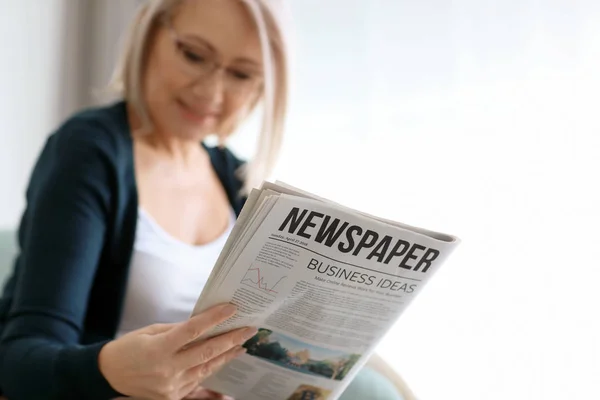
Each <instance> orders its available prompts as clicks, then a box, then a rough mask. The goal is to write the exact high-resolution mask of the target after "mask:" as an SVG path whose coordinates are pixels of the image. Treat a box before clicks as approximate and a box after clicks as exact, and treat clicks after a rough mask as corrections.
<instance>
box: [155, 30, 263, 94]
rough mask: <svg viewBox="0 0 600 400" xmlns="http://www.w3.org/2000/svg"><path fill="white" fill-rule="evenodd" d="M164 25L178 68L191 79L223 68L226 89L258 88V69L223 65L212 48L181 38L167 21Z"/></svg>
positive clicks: (260, 76) (259, 78)
mask: <svg viewBox="0 0 600 400" xmlns="http://www.w3.org/2000/svg"><path fill="white" fill-rule="evenodd" d="M166 26H167V28H168V29H169V32H170V34H171V38H172V39H173V43H174V45H175V48H176V51H177V53H178V55H179V62H178V64H179V65H180V69H181V70H182V72H184V73H186V74H187V75H189V76H190V77H191V78H192V79H194V80H198V79H201V78H205V77H208V76H211V74H213V73H215V72H217V71H218V70H220V69H223V70H224V77H223V79H224V84H225V89H226V90H228V91H231V92H235V93H249V92H251V91H253V90H255V89H258V88H259V86H260V83H261V81H262V74H261V73H260V72H259V71H256V70H255V69H254V68H252V67H250V66H248V67H245V66H236V67H233V66H227V67H224V66H223V65H222V64H221V62H220V61H219V60H218V57H217V55H216V54H215V53H214V51H212V49H209V48H205V47H203V46H202V45H199V44H193V43H190V42H189V41H186V40H184V39H182V38H181V37H180V36H179V35H178V34H177V32H176V31H175V29H174V28H173V26H172V25H170V24H168V23H167V24H166Z"/></svg>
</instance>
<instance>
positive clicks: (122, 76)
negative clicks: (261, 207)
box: [111, 0, 289, 194]
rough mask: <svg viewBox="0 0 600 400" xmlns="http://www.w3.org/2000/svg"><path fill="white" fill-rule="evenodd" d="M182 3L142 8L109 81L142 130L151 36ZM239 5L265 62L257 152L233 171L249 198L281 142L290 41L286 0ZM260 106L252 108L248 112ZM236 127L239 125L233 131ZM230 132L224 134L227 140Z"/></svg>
mask: <svg viewBox="0 0 600 400" xmlns="http://www.w3.org/2000/svg"><path fill="white" fill-rule="evenodd" d="M183 1H186V0H148V1H147V2H146V3H145V4H143V5H142V6H141V7H140V9H139V10H138V14H137V16H136V18H135V19H134V21H133V22H132V25H131V28H130V31H129V35H128V37H127V40H126V42H125V47H124V49H123V53H122V55H121V58H120V60H119V62H118V64H117V67H116V69H115V72H114V74H113V77H112V81H111V87H112V88H113V89H114V90H116V92H117V93H119V94H120V95H121V96H123V97H124V98H125V99H126V100H127V102H128V103H129V104H130V105H131V106H132V107H133V109H134V110H135V112H136V113H137V116H138V117H139V118H140V120H141V123H142V126H143V127H144V128H145V129H151V128H152V126H153V125H152V121H151V118H150V113H149V110H148V107H147V104H145V102H144V95H143V91H142V87H143V85H142V82H143V68H144V65H145V62H146V56H147V53H148V50H149V45H150V38H151V37H152V35H153V32H154V30H155V29H156V27H157V26H158V24H159V23H160V20H161V18H164V17H165V16H169V14H170V13H172V12H174V10H175V8H176V7H177V6H178V5H180V4H181V3H182V2H183ZM187 1H189V0H187ZM239 1H240V2H241V3H243V4H244V5H245V6H246V7H247V9H248V10H249V12H250V14H251V15H252V17H253V19H254V22H255V24H256V27H257V30H258V35H259V39H260V44H261V47H262V54H263V64H264V85H263V90H262V99H261V100H262V104H263V119H262V128H261V132H260V135H259V139H258V146H257V151H256V154H255V155H254V157H252V159H250V160H249V161H248V162H247V163H245V164H244V165H243V166H242V168H240V170H239V171H236V172H237V173H238V176H239V177H240V178H241V179H242V180H243V182H244V185H243V188H242V194H248V193H249V192H250V190H251V189H252V188H253V187H256V186H258V185H259V184H260V183H261V182H262V181H263V180H264V179H266V178H267V177H268V176H269V174H270V173H271V172H272V170H273V168H274V166H275V163H276V161H277V157H278V155H279V150H280V148H281V144H282V141H283V131H284V123H285V115H286V111H287V105H288V91H289V54H288V46H287V42H288V40H289V38H288V37H287V32H286V25H287V24H288V23H289V21H286V19H287V18H288V16H289V14H288V9H287V8H286V7H285V3H284V0H239ZM258 102H259V101H258V100H257V101H256V102H255V103H253V104H252V109H254V108H255V107H256V105H257V103H258ZM252 109H251V110H252ZM251 110H249V111H251ZM235 128H237V126H236V127H233V128H232V129H231V131H233V130H235ZM231 131H229V132H223V133H222V134H223V135H224V136H229V134H231V133H232V132H231ZM224 139H225V138H224V137H223V136H221V135H220V138H219V142H220V145H223V141H224Z"/></svg>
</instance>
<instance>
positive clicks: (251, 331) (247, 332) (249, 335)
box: [243, 328, 258, 340]
mask: <svg viewBox="0 0 600 400" xmlns="http://www.w3.org/2000/svg"><path fill="white" fill-rule="evenodd" d="M257 332H258V329H256V328H246V329H245V330H244V333H243V335H244V340H248V339H250V338H252V337H253V336H254V335H256V333H257Z"/></svg>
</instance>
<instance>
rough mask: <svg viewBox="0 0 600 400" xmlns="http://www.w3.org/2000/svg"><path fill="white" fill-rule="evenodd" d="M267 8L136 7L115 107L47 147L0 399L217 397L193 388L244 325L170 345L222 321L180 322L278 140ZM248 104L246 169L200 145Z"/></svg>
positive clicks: (83, 116) (0, 366) (6, 302)
mask: <svg viewBox="0 0 600 400" xmlns="http://www.w3.org/2000/svg"><path fill="white" fill-rule="evenodd" d="M277 3H278V1H267V0H244V1H240V0H202V1H196V0H154V1H151V2H149V3H148V4H146V5H145V6H144V7H143V9H142V10H141V12H140V14H139V16H138V18H137V19H136V21H135V22H134V24H133V29H132V34H131V39H130V43H129V45H128V46H127V48H126V52H125V56H124V58H123V62H122V65H121V68H120V69H119V74H118V77H119V78H120V82H121V83H122V89H123V92H122V95H123V98H124V101H121V102H118V103H115V104H112V105H109V106H106V107H99V108H94V109H88V110H85V111H82V112H80V113H78V114H76V115H74V116H73V117H72V118H70V119H69V120H68V121H66V122H65V123H64V124H63V125H62V126H61V127H60V128H59V129H58V130H57V131H56V132H55V133H54V134H53V135H52V136H51V137H50V138H49V139H48V141H47V143H46V145H45V147H44V149H43V152H42V153H41V155H40V157H39V159H38V161H37V164H36V166H35V169H34V171H33V174H32V176H31V180H30V184H29V187H28V191H27V208H26V211H25V213H24V215H23V217H22V220H21V225H20V229H19V242H20V248H21V253H20V255H19V257H18V259H17V261H16V264H15V270H14V272H13V274H12V276H11V277H10V279H9V281H8V282H7V284H6V286H5V289H4V293H3V295H2V299H1V300H0V333H1V334H2V336H1V339H0V388H1V391H0V393H3V394H4V396H6V397H8V398H9V399H10V400H21V399H70V398H73V399H83V398H85V399H109V398H114V397H118V396H122V395H125V396H132V397H140V398H145V399H181V398H184V397H186V398H212V396H215V394H213V393H209V392H207V391H205V390H203V389H202V388H201V387H200V386H199V383H200V382H201V381H202V380H203V379H205V378H206V377H207V376H209V375H210V374H211V373H213V372H214V371H215V370H216V369H217V368H219V367H221V366H222V365H223V364H224V363H226V362H227V361H229V360H231V359H232V358H234V357H236V356H237V355H239V354H241V352H242V350H241V348H240V345H241V344H242V343H244V342H245V341H246V340H247V339H248V338H250V337H252V336H253V335H254V333H255V332H256V330H255V329H254V328H252V327H248V328H244V329H239V330H236V331H233V332H230V333H227V334H224V335H222V336H219V337H217V338H213V339H210V340H208V341H206V342H203V343H202V344H200V345H196V346H190V347H189V348H186V349H185V350H182V347H183V346H184V345H185V344H186V343H188V342H190V341H191V340H193V339H194V338H195V337H197V336H199V335H200V334H202V332H205V331H206V330H208V329H210V328H212V327H213V326H215V325H216V324H218V323H219V322H222V321H224V320H225V319H227V318H229V317H231V316H232V315H233V314H234V313H235V309H234V308H233V307H232V306H227V305H222V306H218V307H216V308H213V309H210V310H208V311H206V312H204V313H202V314H200V315H198V316H196V317H194V318H191V319H190V318H188V317H189V314H190V312H191V310H192V308H193V306H194V303H195V301H196V298H197V297H198V295H199V293H200V291H201V289H202V286H203V284H204V283H205V281H206V278H207V277H208V274H209V273H210V268H211V267H212V265H213V263H214V261H215V260H216V258H217V256H218V253H219V251H220V248H221V246H222V245H223V244H224V240H225V238H226V236H227V234H228V233H229V230H230V229H231V228H232V225H233V223H234V220H235V216H236V215H237V214H238V213H239V212H240V210H241V207H242V205H243V203H244V199H245V197H244V196H245V193H247V192H248V189H249V188H251V187H253V186H255V185H256V184H257V183H259V182H260V181H261V180H262V179H263V178H264V177H265V175H266V174H267V173H268V172H269V169H270V167H271V166H272V164H273V161H274V160H275V157H276V153H277V150H278V147H279V143H280V140H281V135H282V126H283V118H284V114H285V109H286V91H287V85H286V77H287V73H286V68H287V62H286V49H285V45H284V36H283V32H282V26H281V25H282V24H281V21H280V14H279V13H278V10H277V9H276V8H275V7H274V5H277ZM260 101H262V102H263V104H264V110H265V120H264V128H263V132H262V133H261V136H260V140H259V146H258V151H257V156H256V158H255V160H253V162H252V163H250V164H248V165H246V164H242V162H241V161H239V160H238V159H237V158H236V157H234V155H233V154H232V153H231V152H230V151H229V150H227V149H226V148H225V147H224V146H219V147H215V148H212V147H208V146H206V145H204V144H203V145H199V143H201V142H202V141H203V140H204V139H205V138H206V137H207V136H208V135H209V134H213V133H216V134H217V135H218V137H219V140H220V142H221V144H223V143H224V142H225V139H226V138H227V137H228V135H230V134H231V133H232V132H233V131H234V130H235V128H236V127H237V126H238V124H239V123H240V122H242V121H243V120H244V118H245V117H246V116H247V115H248V114H249V113H250V112H251V111H252V110H253V109H254V108H255V107H256V105H257V104H258V103H259V102H260ZM242 167H244V168H243V169H242ZM181 321H183V322H181ZM157 322H160V323H157Z"/></svg>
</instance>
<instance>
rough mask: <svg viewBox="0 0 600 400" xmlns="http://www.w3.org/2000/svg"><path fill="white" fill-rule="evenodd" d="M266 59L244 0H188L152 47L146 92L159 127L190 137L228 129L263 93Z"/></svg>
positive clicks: (197, 137) (171, 133) (145, 81)
mask: <svg viewBox="0 0 600 400" xmlns="http://www.w3.org/2000/svg"><path fill="white" fill-rule="evenodd" d="M261 60H262V53H261V47H260V42H259V39H258V33H257V29H256V26H255V24H254V21H253V19H252V17H251V15H250V14H249V11H248V10H247V9H246V8H245V6H244V5H243V4H242V3H241V1H239V0H185V1H183V2H182V3H181V5H180V6H179V7H178V9H177V10H176V12H175V14H174V15H173V17H172V18H171V20H170V21H168V22H167V23H166V24H163V25H160V26H159V28H158V29H157V31H156V35H155V37H154V40H153V43H152V44H151V47H150V51H149V53H148V60H147V64H146V71H145V76H144V98H145V100H146V102H147V104H148V106H149V109H150V114H151V117H152V119H153V122H154V124H155V125H156V127H157V129H158V130H159V131H160V132H162V133H165V134H168V135H175V136H179V137H184V138H188V139H191V140H201V139H203V138H204V137H205V136H206V135H209V134H213V133H218V132H228V131H229V130H230V129H231V127H233V126H235V125H236V123H237V121H238V120H239V119H240V118H243V117H244V116H245V115H246V113H247V112H248V111H249V107H251V106H252V105H253V104H254V103H255V102H256V100H257V98H258V96H259V95H260V91H261V84H262V71H263V69H262V61H261Z"/></svg>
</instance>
